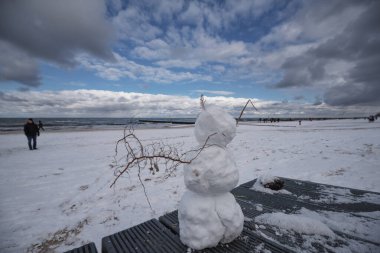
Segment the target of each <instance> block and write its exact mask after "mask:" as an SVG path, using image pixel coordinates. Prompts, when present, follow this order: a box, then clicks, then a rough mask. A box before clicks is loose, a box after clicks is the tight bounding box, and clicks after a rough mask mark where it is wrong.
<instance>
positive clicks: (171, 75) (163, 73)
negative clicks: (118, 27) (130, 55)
mask: <svg viewBox="0 0 380 253" xmlns="http://www.w3.org/2000/svg"><path fill="white" fill-rule="evenodd" d="M114 57H115V59H116V62H114V63H109V62H103V61H100V60H97V59H94V58H89V57H86V56H83V55H82V56H81V57H78V58H77V60H78V61H79V62H80V63H81V64H82V66H83V67H85V68H86V69H89V70H93V71H95V72H96V74H97V75H98V76H100V77H102V78H104V79H107V80H112V81H117V80H120V79H122V78H130V79H135V80H143V81H151V82H157V83H175V82H193V81H199V80H203V81H211V80H212V77H211V76H207V75H201V74H194V73H190V72H172V71H170V70H167V69H165V68H161V67H150V66H145V65H140V64H137V63H136V62H134V61H131V60H128V59H127V58H125V57H123V56H121V55H119V54H116V53H115V54H114Z"/></svg>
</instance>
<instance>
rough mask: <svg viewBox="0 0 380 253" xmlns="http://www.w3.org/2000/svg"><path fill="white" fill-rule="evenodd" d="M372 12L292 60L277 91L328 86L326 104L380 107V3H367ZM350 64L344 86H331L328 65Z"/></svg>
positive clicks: (363, 14)
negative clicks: (379, 81) (289, 88)
mask: <svg viewBox="0 0 380 253" xmlns="http://www.w3.org/2000/svg"><path fill="white" fill-rule="evenodd" d="M366 3H369V4H368V8H367V10H366V11H365V12H363V13H362V14H361V15H360V16H359V17H358V19H357V20H355V21H354V22H352V23H350V24H348V25H347V27H346V28H345V29H344V30H343V31H342V32H341V33H338V34H337V35H336V36H335V37H333V38H331V39H330V40H328V41H326V42H325V43H322V44H320V45H319V46H317V47H316V48H313V49H310V50H309V51H307V52H306V53H304V54H302V55H300V56H297V57H293V58H289V59H288V60H287V61H286V62H285V63H284V64H283V65H282V69H283V70H284V77H283V79H282V80H281V81H280V82H279V83H277V84H276V85H275V87H276V88H288V87H302V86H313V85H326V84H328V85H329V87H330V88H328V89H327V90H325V94H324V101H325V102H326V103H327V104H330V105H355V104H380V96H379V94H380V87H379V83H378V80H380V71H379V66H380V65H379V64H380V26H379V24H380V1H366ZM341 62H347V63H349V64H352V65H353V66H354V67H352V68H351V69H350V70H349V71H348V72H347V73H343V74H342V73H341V75H342V76H341V77H342V80H344V81H342V82H341V83H337V84H334V83H331V82H332V80H331V76H329V74H328V70H329V69H326V66H327V64H330V65H329V66H332V67H334V64H336V63H341Z"/></svg>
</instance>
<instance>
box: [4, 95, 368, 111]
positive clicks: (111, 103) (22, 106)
mask: <svg viewBox="0 0 380 253" xmlns="http://www.w3.org/2000/svg"><path fill="white" fill-rule="evenodd" d="M205 98H206V105H210V104H215V105H218V106H221V107H223V108H225V109H226V110H227V111H229V112H230V113H231V114H232V115H233V116H235V117H237V116H238V115H239V113H240V111H241V110H242V108H243V106H244V105H245V103H246V102H247V98H234V97H224V96H216V97H207V96H206V97H205ZM253 102H254V104H255V106H256V108H257V109H258V110H259V111H258V112H257V111H255V110H253V109H252V110H250V109H247V112H246V113H245V114H244V115H245V117H252V116H253V117H281V116H284V117H297V116H304V117H311V116H322V117H325V116H342V113H343V114H344V115H345V116H350V115H362V113H363V112H365V111H366V110H367V109H368V108H366V107H342V108H339V107H331V106H328V105H326V104H324V103H321V104H319V105H317V106H315V105H312V104H308V103H301V102H300V101H298V102H296V103H293V102H286V103H284V102H279V101H268V100H267V101H265V100H258V99H253ZM199 111H200V108H199V98H191V97H188V96H175V95H163V94H148V93H134V92H113V91H104V90H85V89H81V90H66V91H28V92H16V91H14V92H6V93H4V92H0V117H9V116H12V117H104V116H106V117H195V116H196V115H197V114H198V113H199Z"/></svg>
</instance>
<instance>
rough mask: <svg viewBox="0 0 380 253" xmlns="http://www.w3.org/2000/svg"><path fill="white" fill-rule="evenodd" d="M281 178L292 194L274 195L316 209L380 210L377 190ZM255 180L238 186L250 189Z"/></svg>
mask: <svg viewBox="0 0 380 253" xmlns="http://www.w3.org/2000/svg"><path fill="white" fill-rule="evenodd" d="M280 178H281V177H280ZM281 179H282V180H284V188H283V189H285V190H287V191H288V192H290V193H291V195H289V194H281V193H275V194H274V195H276V196H280V197H283V198H286V199H291V200H292V201H293V200H296V201H298V202H301V203H306V204H305V205H307V206H309V207H310V208H313V207H312V206H317V207H316V209H323V210H334V211H345V212H351V213H355V212H373V211H379V210H380V193H377V192H367V191H363V190H357V189H351V188H345V187H338V186H332V185H327V184H317V183H314V182H309V181H301V180H294V179H289V178H281ZM255 182H256V180H252V181H250V182H247V183H245V184H242V185H240V186H239V187H238V188H240V187H241V188H246V189H250V188H251V187H252V186H253V184H254V183H255ZM238 188H237V189H238ZM235 192H236V194H240V195H242V194H243V193H242V192H241V191H240V189H238V190H236V191H235ZM243 192H245V194H248V192H246V191H244V190H243ZM243 195H244V194H243ZM248 195H249V194H248ZM310 205H311V206H310Z"/></svg>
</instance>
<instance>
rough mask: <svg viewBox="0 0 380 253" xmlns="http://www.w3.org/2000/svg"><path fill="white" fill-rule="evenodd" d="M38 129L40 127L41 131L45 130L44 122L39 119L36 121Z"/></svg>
mask: <svg viewBox="0 0 380 253" xmlns="http://www.w3.org/2000/svg"><path fill="white" fill-rule="evenodd" d="M38 129H42V131H45V129H44V124H42V121H41V120H39V121H38Z"/></svg>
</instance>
